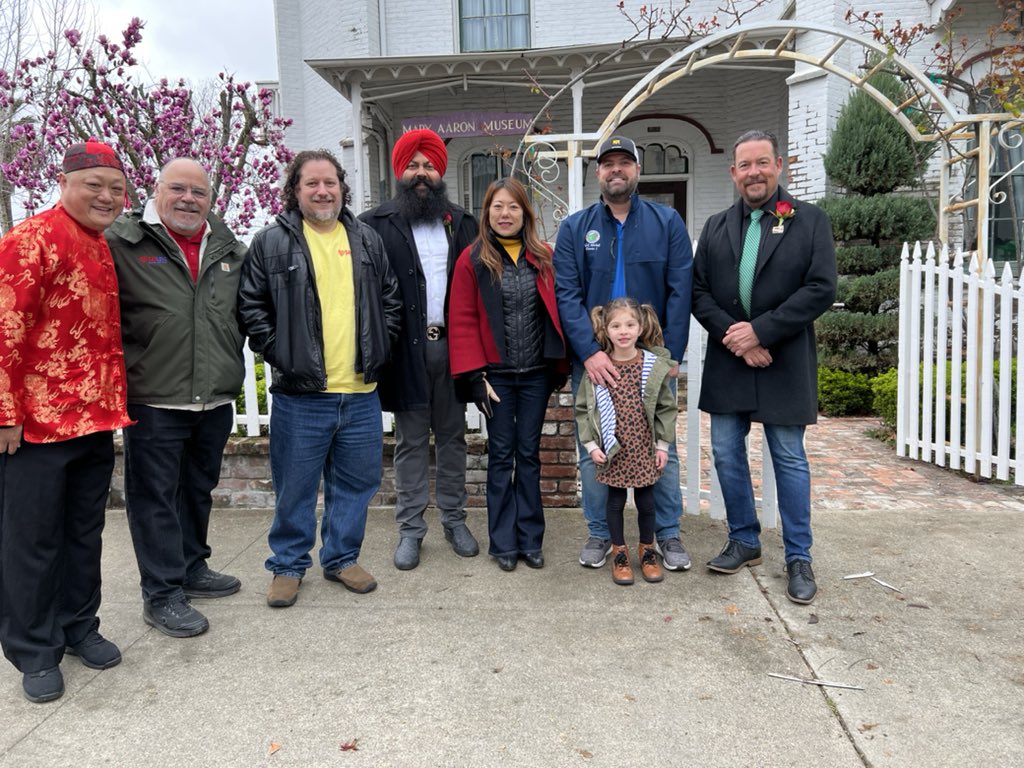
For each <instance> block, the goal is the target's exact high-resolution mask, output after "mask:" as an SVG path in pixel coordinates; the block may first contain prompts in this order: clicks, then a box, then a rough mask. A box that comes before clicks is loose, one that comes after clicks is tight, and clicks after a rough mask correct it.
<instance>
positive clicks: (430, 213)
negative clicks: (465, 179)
mask: <svg viewBox="0 0 1024 768" xmlns="http://www.w3.org/2000/svg"><path fill="white" fill-rule="evenodd" d="M419 182H420V179H413V180H412V181H408V182H407V181H399V182H398V192H397V193H396V194H395V198H394V203H395V208H397V209H398V214H399V215H400V216H401V217H402V218H403V219H405V220H406V221H409V222H432V221H438V220H440V218H441V216H442V214H444V212H445V211H449V210H451V203H450V202H448V186H447V185H446V184H445V183H444V181H439V182H437V183H436V184H432V183H431V182H430V180H429V179H428V180H427V182H426V183H427V186H428V187H429V188H430V194H428V195H427V196H426V197H420V195H419V193H418V192H417V191H416V190H415V189H414V186H415V185H416V184H418V183H419Z"/></svg>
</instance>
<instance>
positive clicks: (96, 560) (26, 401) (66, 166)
mask: <svg viewBox="0 0 1024 768" xmlns="http://www.w3.org/2000/svg"><path fill="white" fill-rule="evenodd" d="M58 183H59V185H60V202H58V203H57V205H56V206H54V207H53V208H51V209H50V210H48V211H44V212H43V213H40V214H38V215H37V216H33V217H32V218H30V219H28V220H27V221H24V222H22V223H21V224H19V225H18V226H17V227H15V228H14V229H12V230H11V231H10V232H8V233H7V234H6V235H5V236H4V238H3V239H2V240H0V505H2V506H0V644H2V645H3V650H4V656H6V657H7V659H8V660H9V661H10V662H11V663H12V664H13V665H14V666H15V667H17V668H18V670H19V671H20V672H21V673H22V675H23V680H22V686H23V688H24V691H25V696H26V698H28V699H29V700H30V701H33V702H36V703H40V702H44V701H53V700H54V699H58V698H60V696H61V695H62V694H63V693H64V679H63V676H62V675H61V671H60V666H59V665H60V662H61V660H62V658H63V657H64V653H65V651H67V652H68V653H71V654H72V655H76V656H78V657H79V658H80V659H81V661H82V663H83V664H85V665H86V666H87V667H91V668H93V669H106V668H108V667H112V666H114V665H115V664H118V663H120V661H121V652H120V651H119V650H118V648H117V646H116V645H114V644H113V643H111V642H110V641H109V640H106V639H104V637H103V636H102V635H100V633H99V632H98V629H99V619H97V618H96V613H97V611H98V609H99V606H100V549H101V535H102V533H103V522H104V510H105V508H106V502H107V493H108V490H109V488H110V475H111V472H112V471H113V468H114V442H113V431H114V430H115V429H119V428H120V427H123V426H126V425H127V424H129V423H130V421H129V418H128V413H127V410H126V404H125V403H126V401H125V388H126V384H125V370H124V357H123V355H122V353H121V321H120V311H119V306H118V296H117V277H116V275H115V273H114V263H113V261H112V259H111V257H110V249H109V248H108V247H107V241H106V240H104V238H103V230H104V229H106V228H107V227H108V226H110V224H112V223H113V221H114V219H116V218H117V217H118V215H119V214H120V213H121V210H122V208H123V207H124V196H125V188H126V180H125V175H124V170H123V168H122V166H121V161H120V159H119V158H118V156H117V154H116V153H115V152H114V150H113V149H111V148H110V147H108V146H107V145H106V144H102V143H100V142H97V141H88V142H85V143H84V144H75V145H73V146H72V147H70V148H69V149H68V150H67V153H66V154H65V155H64V161H63V165H62V173H60V174H59V175H58Z"/></svg>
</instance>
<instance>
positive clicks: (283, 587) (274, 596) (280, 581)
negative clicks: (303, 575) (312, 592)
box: [267, 576, 302, 608]
mask: <svg viewBox="0 0 1024 768" xmlns="http://www.w3.org/2000/svg"><path fill="white" fill-rule="evenodd" d="M301 582H302V579H298V578H296V577H294V576H274V579H273V581H271V582H270V590H269V591H268V592H267V605H269V606H270V607H271V608H287V607H288V606H289V605H295V601H296V600H297V599H298V597H299V584H300V583H301Z"/></svg>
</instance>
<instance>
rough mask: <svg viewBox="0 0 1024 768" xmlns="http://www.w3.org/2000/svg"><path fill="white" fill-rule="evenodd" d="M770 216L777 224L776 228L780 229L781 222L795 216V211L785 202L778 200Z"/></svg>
mask: <svg viewBox="0 0 1024 768" xmlns="http://www.w3.org/2000/svg"><path fill="white" fill-rule="evenodd" d="M772 216H774V217H775V220H776V221H777V222H778V224H777V225H776V226H778V227H781V226H782V222H784V221H785V220H786V219H792V218H793V217H794V216H796V211H795V210H793V206H792V205H790V204H789V203H787V202H786V201H785V200H779V202H777V203H776V204H775V210H774V211H773V212H772Z"/></svg>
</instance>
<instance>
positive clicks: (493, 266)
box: [476, 176, 554, 281]
mask: <svg viewBox="0 0 1024 768" xmlns="http://www.w3.org/2000/svg"><path fill="white" fill-rule="evenodd" d="M499 189H504V190H505V191H506V192H508V193H509V194H510V195H512V199H513V200H515V201H516V202H517V203H519V207H520V208H522V210H523V229H522V231H521V232H520V237H521V238H522V240H523V248H525V249H526V250H527V251H529V252H530V253H532V254H533V255H534V257H535V258H536V259H537V263H538V264H540V275H541V278H542V279H544V280H545V281H546V280H553V279H554V274H553V272H554V271H553V269H552V266H551V248H550V247H548V245H547V244H546V243H545V242H544V241H543V240H541V239H540V236H539V235H538V234H537V217H536V214H534V212H533V206H532V205H530V196H529V194H528V193H527V192H526V187H524V186H523V185H522V183H521V182H519V181H517V180H516V179H514V178H512V177H511V176H506V177H505V178H504V179H498V180H497V181H493V182H491V186H489V187H488V188H487V194H485V195H484V204H483V208H482V209H481V210H480V236H479V237H477V239H476V245H478V246H479V249H480V261H481V262H482V263H483V265H484V266H485V267H487V269H488V271H489V272H490V273H491V275H492V276H493V277H494V279H495V280H498V279H500V278H501V252H500V251H499V250H498V245H497V239H496V238H497V234H496V233H495V232H494V230H493V229H491V223H490V211H491V203H492V202H494V195H495V194H497V192H498V190H499Z"/></svg>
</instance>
